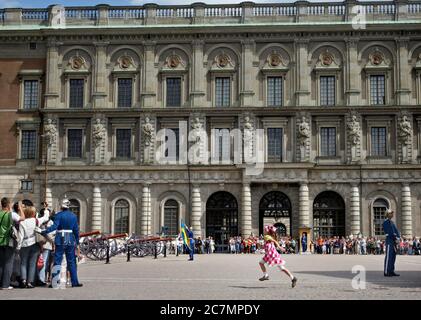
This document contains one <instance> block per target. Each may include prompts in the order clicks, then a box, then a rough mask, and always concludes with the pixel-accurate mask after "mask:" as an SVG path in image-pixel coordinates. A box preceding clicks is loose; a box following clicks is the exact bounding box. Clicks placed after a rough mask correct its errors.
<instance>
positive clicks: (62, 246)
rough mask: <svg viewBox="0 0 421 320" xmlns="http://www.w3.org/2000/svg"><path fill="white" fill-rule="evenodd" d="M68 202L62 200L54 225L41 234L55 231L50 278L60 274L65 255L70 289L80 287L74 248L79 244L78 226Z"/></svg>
mask: <svg viewBox="0 0 421 320" xmlns="http://www.w3.org/2000/svg"><path fill="white" fill-rule="evenodd" d="M69 207H70V201H69V200H68V199H64V200H63V202H62V204H61V209H62V211H61V212H58V213H57V214H56V215H55V219H54V224H53V225H52V226H51V227H49V228H47V229H45V230H44V231H42V233H43V234H48V233H50V232H52V231H55V230H57V231H56V237H55V240H54V243H55V246H56V250H55V253H54V269H53V270H54V273H52V274H51V276H52V278H53V279H55V278H54V277H57V275H59V274H60V268H61V262H62V259H63V254H66V261H67V268H68V270H69V272H70V279H71V282H72V287H81V286H82V284H81V283H79V280H78V278H77V270H76V252H75V251H76V248H77V246H78V244H79V226H78V224H77V217H76V215H75V214H74V213H73V212H72V211H70V209H69Z"/></svg>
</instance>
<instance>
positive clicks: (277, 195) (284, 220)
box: [259, 191, 292, 235]
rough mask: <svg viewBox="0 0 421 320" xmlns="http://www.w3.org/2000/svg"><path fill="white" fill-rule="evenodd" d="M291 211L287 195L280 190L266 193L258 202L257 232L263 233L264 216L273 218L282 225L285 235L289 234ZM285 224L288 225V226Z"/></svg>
mask: <svg viewBox="0 0 421 320" xmlns="http://www.w3.org/2000/svg"><path fill="white" fill-rule="evenodd" d="M291 212H292V211H291V201H290V200H289V198H288V196H287V195H285V194H284V193H282V192H280V191H271V192H268V193H266V194H265V195H264V196H263V197H262V199H261V200H260V204H259V234H263V228H264V225H265V223H264V221H265V218H274V219H275V221H277V223H280V224H282V225H283V226H284V230H285V235H290V234H291ZM279 220H280V221H279ZM286 225H289V228H287V227H286ZM288 229H289V230H288Z"/></svg>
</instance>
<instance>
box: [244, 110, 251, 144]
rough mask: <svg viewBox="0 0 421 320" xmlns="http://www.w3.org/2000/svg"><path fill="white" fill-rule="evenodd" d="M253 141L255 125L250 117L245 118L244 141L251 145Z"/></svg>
mask: <svg viewBox="0 0 421 320" xmlns="http://www.w3.org/2000/svg"><path fill="white" fill-rule="evenodd" d="M252 139H253V124H252V123H251V121H250V117H249V116H246V117H244V141H245V142H246V143H249V142H250V141H251V140H252Z"/></svg>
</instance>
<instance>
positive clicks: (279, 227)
mask: <svg viewBox="0 0 421 320" xmlns="http://www.w3.org/2000/svg"><path fill="white" fill-rule="evenodd" d="M273 226H274V227H275V228H276V233H277V234H278V237H285V236H286V235H287V227H286V226H285V225H284V224H283V223H279V222H278V223H275V224H274V225H273Z"/></svg>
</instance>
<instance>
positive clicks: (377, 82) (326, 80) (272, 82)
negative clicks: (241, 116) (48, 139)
mask: <svg viewBox="0 0 421 320" xmlns="http://www.w3.org/2000/svg"><path fill="white" fill-rule="evenodd" d="M319 80H320V105H321V106H334V105H335V104H336V76H320V79H319ZM231 82H232V81H231V78H230V77H216V78H215V106H217V107H227V106H230V105H231V104H232V101H231V100H232V97H231V91H232V90H231ZM85 85H86V84H85V79H70V80H69V108H71V109H74V108H83V107H84V105H85V103H86V102H85ZM133 92H134V88H133V79H132V78H119V79H118V80H117V107H118V108H130V107H132V106H133ZM283 92H284V88H283V77H281V76H271V77H267V93H266V94H267V105H268V106H270V107H277V106H282V105H283ZM39 93H40V90H39V82H38V80H25V81H24V103H23V108H24V109H34V108H38V107H39V106H38V103H39ZM181 97H182V79H181V78H179V77H168V78H166V106H167V107H180V106H181V105H182V98H181ZM370 101H371V104H372V105H384V104H386V89H385V76H384V75H371V76H370Z"/></svg>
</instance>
